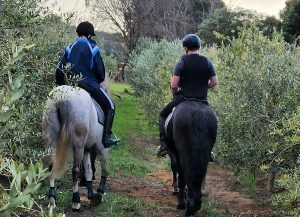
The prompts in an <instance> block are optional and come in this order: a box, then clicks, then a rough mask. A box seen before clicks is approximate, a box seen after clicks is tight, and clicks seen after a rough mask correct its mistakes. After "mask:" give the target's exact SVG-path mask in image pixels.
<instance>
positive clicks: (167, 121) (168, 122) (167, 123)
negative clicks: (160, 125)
mask: <svg viewBox="0 0 300 217" xmlns="http://www.w3.org/2000/svg"><path fill="white" fill-rule="evenodd" d="M175 108H176V107H174V108H173V110H172V112H171V113H170V114H169V116H168V117H167V119H166V122H165V133H166V136H168V130H167V129H168V126H169V124H170V123H171V121H172V116H173V113H174V111H175Z"/></svg>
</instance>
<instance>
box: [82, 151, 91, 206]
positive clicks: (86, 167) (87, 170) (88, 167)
mask: <svg viewBox="0 0 300 217" xmlns="http://www.w3.org/2000/svg"><path fill="white" fill-rule="evenodd" d="M83 164H84V171H85V178H86V187H87V190H88V199H89V200H91V199H93V196H94V192H93V182H92V178H93V171H92V167H91V160H90V153H89V152H85V153H84V155H83Z"/></svg>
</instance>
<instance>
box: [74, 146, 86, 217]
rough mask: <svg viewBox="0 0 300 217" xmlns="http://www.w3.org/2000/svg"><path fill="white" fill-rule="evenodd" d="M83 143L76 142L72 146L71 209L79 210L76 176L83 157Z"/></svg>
mask: <svg viewBox="0 0 300 217" xmlns="http://www.w3.org/2000/svg"><path fill="white" fill-rule="evenodd" d="M83 149H84V148H83V143H77V144H75V146H73V155H74V161H73V169H72V180H73V197H72V203H73V204H72V209H73V211H79V210H80V206H81V205H80V194H79V191H78V178H79V176H80V164H81V162H82V158H83Z"/></svg>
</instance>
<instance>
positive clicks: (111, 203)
mask: <svg viewBox="0 0 300 217" xmlns="http://www.w3.org/2000/svg"><path fill="white" fill-rule="evenodd" d="M102 200H103V201H102V203H101V204H100V206H99V207H97V210H96V212H97V213H101V216H103V217H105V216H107V217H122V216H126V217H129V216H130V217H135V216H143V215H142V206H143V205H144V204H143V202H142V201H141V200H137V199H132V198H129V197H127V196H123V195H117V194H107V195H104V197H103V199H102Z"/></svg>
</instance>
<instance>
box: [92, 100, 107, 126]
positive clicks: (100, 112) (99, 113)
mask: <svg viewBox="0 0 300 217" xmlns="http://www.w3.org/2000/svg"><path fill="white" fill-rule="evenodd" d="M92 101H93V103H94V106H95V108H96V111H97V116H98V122H99V124H101V125H103V124H104V112H103V110H102V108H101V107H100V105H99V104H98V103H97V102H96V100H94V99H93V98H92Z"/></svg>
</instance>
